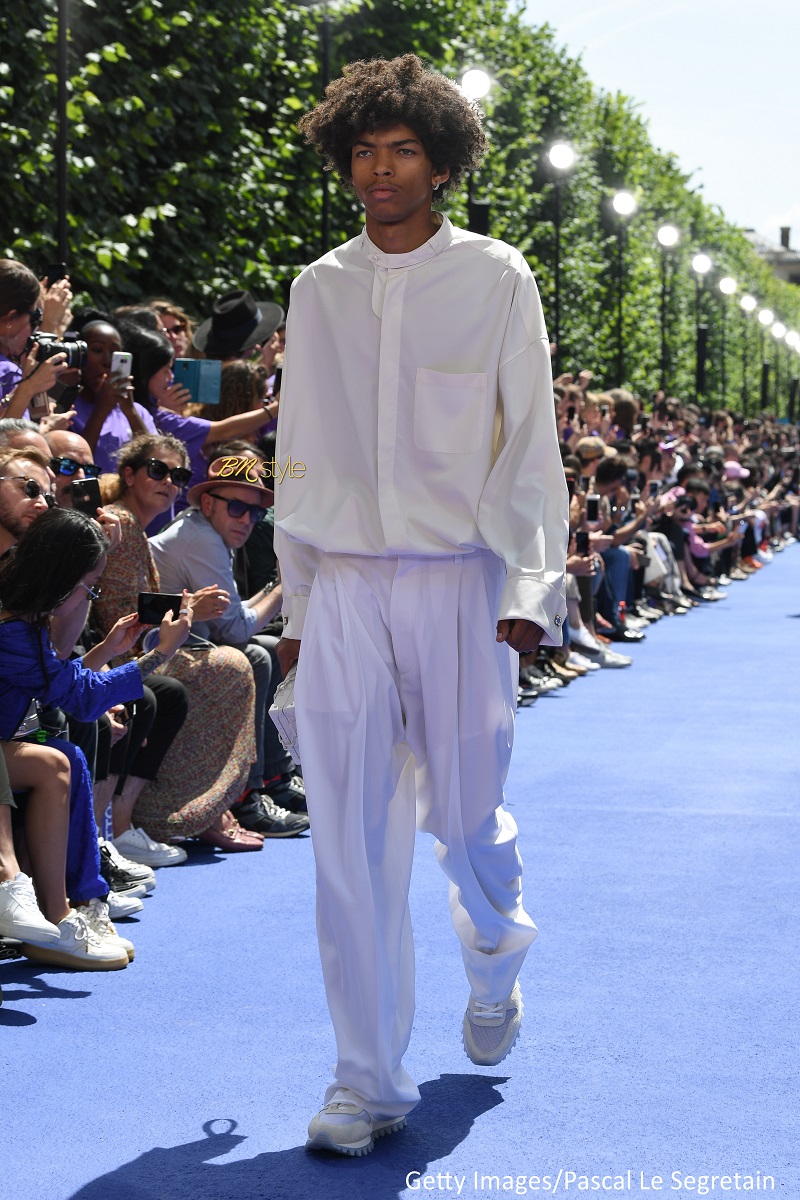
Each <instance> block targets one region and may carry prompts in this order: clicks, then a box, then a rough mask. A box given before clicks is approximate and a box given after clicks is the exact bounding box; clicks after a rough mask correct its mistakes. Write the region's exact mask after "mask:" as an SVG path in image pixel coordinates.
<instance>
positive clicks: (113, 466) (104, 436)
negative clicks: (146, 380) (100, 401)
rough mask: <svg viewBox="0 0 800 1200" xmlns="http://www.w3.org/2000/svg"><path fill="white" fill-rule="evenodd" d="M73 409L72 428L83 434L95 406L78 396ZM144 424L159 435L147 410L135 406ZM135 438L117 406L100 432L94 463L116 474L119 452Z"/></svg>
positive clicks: (73, 430) (74, 431)
mask: <svg viewBox="0 0 800 1200" xmlns="http://www.w3.org/2000/svg"><path fill="white" fill-rule="evenodd" d="M72 407H73V408H74V409H75V411H76V413H77V416H76V417H75V420H74V421H73V422H72V425H71V426H70V428H71V431H72V433H83V431H84V429H85V428H86V425H87V423H88V421H89V417H90V416H91V415H92V411H93V409H94V405H93V404H92V401H91V400H87V399H86V397H85V396H77V397H76V398H75V400H74V401H73V404H72ZM133 407H134V408H135V409H136V411H137V413H138V414H139V416H140V417H141V418H142V421H143V422H144V427H145V429H147V431H148V432H149V433H158V430H157V429H156V425H155V421H154V420H153V418H152V416H151V415H150V413H149V412H148V411H147V409H146V408H142V406H141V404H134V406H133ZM132 437H133V430H132V429H131V427H130V425H129V424H128V418H127V417H126V416H125V414H124V413H123V412H122V410H121V409H120V408H119V406H117V407H116V408H112V410H111V412H110V413H109V414H108V416H107V417H106V419H105V421H104V423H103V428H102V429H101V430H100V437H99V438H98V439H97V446H96V447H95V451H94V461H95V462H96V463H97V465H98V467H102V468H103V470H104V471H111V472H113V473H116V470H117V459H116V455H117V451H118V450H119V449H120V447H122V446H124V445H125V443H126V442H129V441H130V440H131V438H132Z"/></svg>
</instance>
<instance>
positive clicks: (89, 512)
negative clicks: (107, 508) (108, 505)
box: [69, 479, 103, 517]
mask: <svg viewBox="0 0 800 1200" xmlns="http://www.w3.org/2000/svg"><path fill="white" fill-rule="evenodd" d="M69 490H70V495H71V496H72V507H73V508H76V509H77V510H78V512H82V513H85V514H86V516H87V517H96V516H97V510H98V508H102V506H103V500H102V497H101V495H100V484H99V483H98V482H97V480H96V479H73V481H72V483H71V484H70V485H69Z"/></svg>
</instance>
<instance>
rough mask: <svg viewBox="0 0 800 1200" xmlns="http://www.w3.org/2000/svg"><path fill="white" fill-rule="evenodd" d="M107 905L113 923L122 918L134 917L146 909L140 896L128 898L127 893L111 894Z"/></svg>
mask: <svg viewBox="0 0 800 1200" xmlns="http://www.w3.org/2000/svg"><path fill="white" fill-rule="evenodd" d="M106 904H107V905H108V915H109V916H110V917H111V920H112V921H119V920H120V918H121V917H132V916H133V914H134V913H138V912H141V911H142V909H143V908H144V904H143V903H142V901H141V900H140V899H139V897H138V896H128V895H126V894H125V892H109V893H108V899H107V900H106Z"/></svg>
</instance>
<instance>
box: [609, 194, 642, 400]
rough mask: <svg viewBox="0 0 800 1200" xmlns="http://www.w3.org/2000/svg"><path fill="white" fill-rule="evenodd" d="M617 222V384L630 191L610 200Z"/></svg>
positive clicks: (621, 375)
mask: <svg viewBox="0 0 800 1200" xmlns="http://www.w3.org/2000/svg"><path fill="white" fill-rule="evenodd" d="M611 206H612V208H613V209H614V212H615V213H616V214H617V216H618V217H619V218H620V219H619V221H618V222H617V384H618V386H619V387H622V385H623V383H624V382H625V249H626V246H627V241H628V218H629V217H632V216H633V214H634V213H635V212H636V199H635V197H634V196H632V195H631V193H630V192H624V191H623V192H617V193H616V195H615V196H614V198H613V200H612V201H611Z"/></svg>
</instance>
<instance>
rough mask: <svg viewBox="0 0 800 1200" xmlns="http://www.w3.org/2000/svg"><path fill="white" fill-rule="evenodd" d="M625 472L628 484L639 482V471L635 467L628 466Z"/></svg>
mask: <svg viewBox="0 0 800 1200" xmlns="http://www.w3.org/2000/svg"><path fill="white" fill-rule="evenodd" d="M625 474H626V477H627V480H628V483H629V484H630V483H632V484H637V483H638V482H639V472H638V471H637V470H636V467H628V470H627V471H626V472H625Z"/></svg>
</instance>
